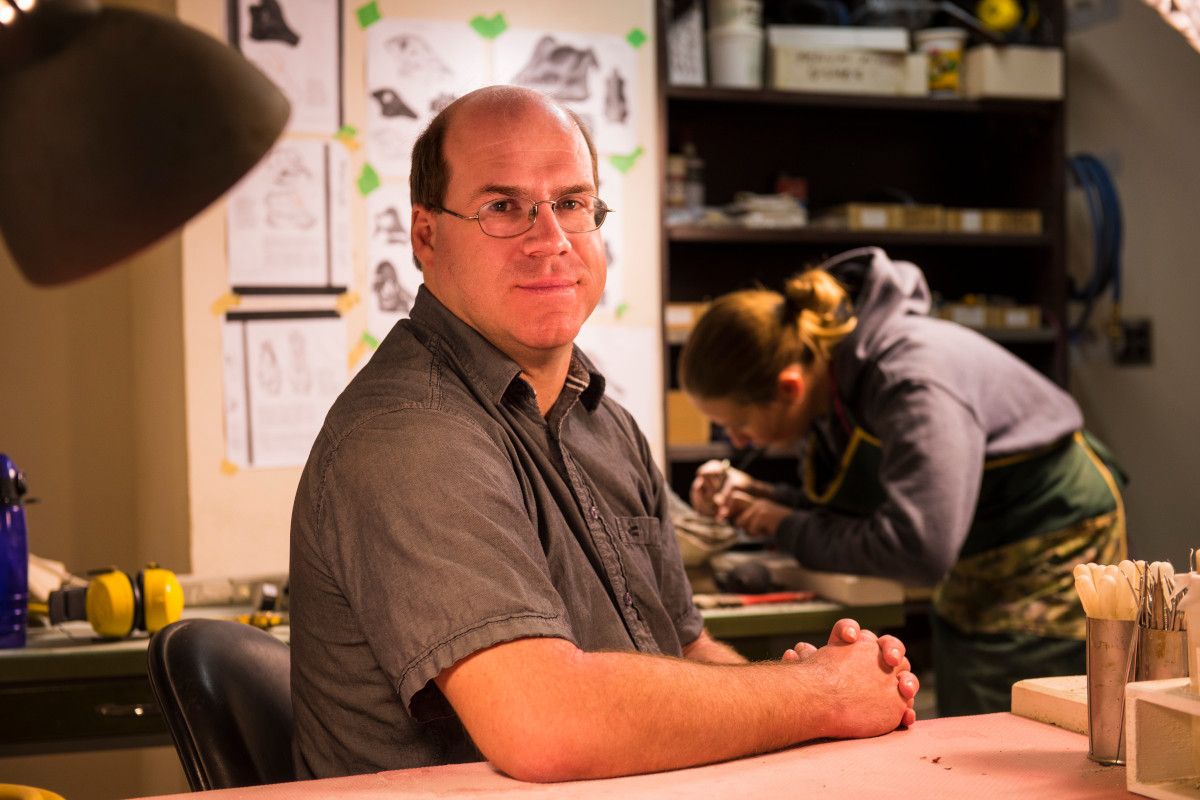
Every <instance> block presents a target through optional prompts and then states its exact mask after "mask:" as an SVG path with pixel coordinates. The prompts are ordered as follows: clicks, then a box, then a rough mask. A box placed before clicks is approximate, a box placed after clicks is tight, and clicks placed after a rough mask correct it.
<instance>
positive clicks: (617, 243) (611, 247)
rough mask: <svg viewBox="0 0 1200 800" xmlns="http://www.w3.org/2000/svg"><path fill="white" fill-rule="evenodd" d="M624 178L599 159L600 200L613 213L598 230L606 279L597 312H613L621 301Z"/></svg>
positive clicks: (623, 269)
mask: <svg viewBox="0 0 1200 800" xmlns="http://www.w3.org/2000/svg"><path fill="white" fill-rule="evenodd" d="M624 188H625V177H624V176H623V175H622V174H621V173H620V172H619V171H618V170H616V169H614V168H613V166H612V165H611V164H609V163H608V161H607V160H606V159H605V158H604V156H600V199H601V200H603V201H604V202H605V203H606V204H608V207H609V208H611V209H613V210H614V212H613V213H612V214H610V215H609V216H608V218H607V219H606V220H605V222H604V225H603V226H602V227H601V228H600V236H601V238H603V239H604V254H605V256H606V257H607V259H608V279H607V280H606V281H605V284H604V294H603V295H601V297H600V305H599V308H600V309H606V310H608V311H615V310H616V308H617V306H619V305H621V303H622V302H623V301H624V299H625V291H624V285H625V262H626V255H625V222H626V220H625V216H626V215H627V214H628V213H629V211H628V209H627V208H626V207H625V197H624Z"/></svg>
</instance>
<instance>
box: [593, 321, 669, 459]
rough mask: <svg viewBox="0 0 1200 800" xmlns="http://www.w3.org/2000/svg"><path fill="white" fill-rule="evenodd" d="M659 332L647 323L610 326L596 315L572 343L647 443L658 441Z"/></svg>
mask: <svg viewBox="0 0 1200 800" xmlns="http://www.w3.org/2000/svg"><path fill="white" fill-rule="evenodd" d="M661 342H662V340H661V338H660V335H659V332H658V331H657V330H656V329H655V328H652V327H649V326H644V325H643V326H631V325H611V324H605V323H603V322H600V321H598V320H597V319H596V317H592V319H591V320H590V321H588V322H587V323H585V324H584V326H583V328H582V329H581V330H580V331H579V335H578V336H576V337H575V344H576V345H577V346H578V347H579V349H580V350H582V351H583V352H584V353H586V354H587V356H588V358H590V359H591V360H592V363H593V364H594V365H595V366H596V368H597V369H598V370H600V372H601V374H603V375H604V379H605V393H606V394H608V395H609V396H610V397H612V398H613V399H614V400H616V401H617V402H618V403H620V404H621V405H623V406H624V407H625V408H626V409H627V410H628V411H629V413H630V414H632V415H633V418H634V419H635V420H637V424H638V427H639V428H641V429H642V433H643V434H645V435H646V439H647V440H649V441H650V442H660V441H662V438H661V437H662V425H663V422H662V414H663V408H662V376H661V374H660V370H661V368H662V359H660V358H657V357H656V356H653V357H647V356H648V355H652V354H657V353H659V352H661V347H662V344H661Z"/></svg>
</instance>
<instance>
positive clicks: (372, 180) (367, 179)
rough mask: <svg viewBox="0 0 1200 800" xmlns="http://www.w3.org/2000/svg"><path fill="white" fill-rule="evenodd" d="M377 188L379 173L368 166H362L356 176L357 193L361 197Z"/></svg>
mask: <svg viewBox="0 0 1200 800" xmlns="http://www.w3.org/2000/svg"><path fill="white" fill-rule="evenodd" d="M378 188H379V173H378V172H376V171H375V168H374V167H372V166H371V165H370V164H363V168H362V172H360V173H359V175H358V191H359V192H360V193H361V194H362V196H363V197H366V196H367V195H369V194H370V193H371V192H373V191H375V190H376V189H378Z"/></svg>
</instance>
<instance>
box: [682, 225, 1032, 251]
mask: <svg viewBox="0 0 1200 800" xmlns="http://www.w3.org/2000/svg"><path fill="white" fill-rule="evenodd" d="M666 231H667V240H668V241H670V242H672V243H690V242H698V243H709V244H714V243H716V244H838V245H879V246H880V247H884V246H887V245H923V246H932V247H1051V246H1053V244H1054V239H1053V237H1052V236H1050V235H1049V234H1046V233H1041V234H1036V235H1015V234H997V233H908V232H906V231H848V230H834V229H830V228H817V227H808V228H739V227H735V226H716V225H668V226H667V227H666Z"/></svg>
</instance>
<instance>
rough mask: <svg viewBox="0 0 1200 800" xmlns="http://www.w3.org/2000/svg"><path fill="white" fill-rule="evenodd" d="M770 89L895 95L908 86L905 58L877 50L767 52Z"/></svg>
mask: <svg viewBox="0 0 1200 800" xmlns="http://www.w3.org/2000/svg"><path fill="white" fill-rule="evenodd" d="M768 68H769V73H768V74H769V75H770V78H769V81H770V86H771V88H772V89H782V90H785V91H796V92H833V93H837V94H884V95H888V94H891V95H899V94H902V93H904V91H905V88H906V87H907V86H908V85H909V80H908V55H907V54H906V53H887V52H881V51H877V50H826V49H815V50H800V49H797V48H793V47H784V46H772V47H771V48H770V61H769V63H768Z"/></svg>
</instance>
